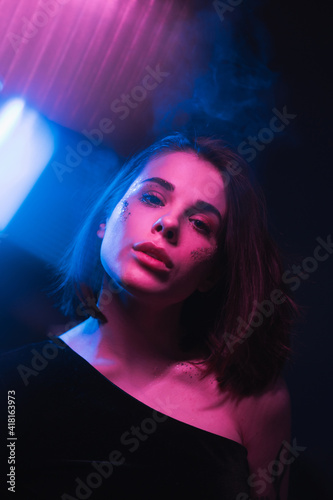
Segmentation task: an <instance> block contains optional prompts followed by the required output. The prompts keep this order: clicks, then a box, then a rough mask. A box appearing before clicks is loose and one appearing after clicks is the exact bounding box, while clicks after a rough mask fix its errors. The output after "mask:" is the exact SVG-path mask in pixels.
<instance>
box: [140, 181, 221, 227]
mask: <svg viewBox="0 0 333 500" xmlns="http://www.w3.org/2000/svg"><path fill="white" fill-rule="evenodd" d="M144 182H156V184H159V185H160V186H162V187H163V188H164V189H166V190H167V191H171V192H172V191H174V190H175V186H174V185H173V184H171V182H168V181H166V180H165V179H162V178H161V177H151V178H150V179H145V180H144V181H142V182H141V184H143V183H144ZM193 209H196V210H200V211H204V212H211V213H213V214H215V215H216V217H217V218H218V219H219V221H220V223H222V217H221V214H220V212H219V211H218V210H217V208H216V207H214V205H211V204H210V203H208V202H207V201H203V200H197V201H196V202H195V203H194V204H193V205H192V206H191V207H190V208H189V209H188V212H191V211H192V210H193Z"/></svg>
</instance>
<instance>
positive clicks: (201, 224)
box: [190, 219, 211, 234]
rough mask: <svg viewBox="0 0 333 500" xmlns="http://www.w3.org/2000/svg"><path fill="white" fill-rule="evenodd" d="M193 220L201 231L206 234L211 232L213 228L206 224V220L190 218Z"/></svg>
mask: <svg viewBox="0 0 333 500" xmlns="http://www.w3.org/2000/svg"><path fill="white" fill-rule="evenodd" d="M190 220H191V222H193V223H194V226H195V227H196V228H197V229H198V230H199V231H202V232H204V233H206V234H210V232H211V229H210V227H209V226H208V224H206V223H205V222H203V221H202V220H200V219H190Z"/></svg>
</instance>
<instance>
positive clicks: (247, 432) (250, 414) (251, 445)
mask: <svg viewBox="0 0 333 500" xmlns="http://www.w3.org/2000/svg"><path fill="white" fill-rule="evenodd" d="M239 410H241V415H240V425H241V429H242V433H243V439H244V445H245V446H246V448H247V450H248V463H249V469H250V476H249V480H248V483H249V485H250V486H251V500H259V499H260V500H287V498H288V475H289V470H288V469H289V464H290V463H291V456H290V451H289V450H290V448H289V447H288V445H291V441H290V440H291V431H290V427H291V422H290V421H291V417H290V396H289V392H288V389H287V386H286V384H285V382H284V381H283V380H282V378H280V379H279V380H278V381H277V382H276V383H275V384H274V386H273V387H270V388H269V389H268V390H267V391H265V392H264V393H262V394H261V395H260V396H252V397H250V398H248V399H247V400H246V401H245V402H244V404H242V403H241V404H240V407H239Z"/></svg>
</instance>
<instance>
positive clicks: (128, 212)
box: [97, 152, 226, 304]
mask: <svg viewBox="0 0 333 500" xmlns="http://www.w3.org/2000/svg"><path fill="white" fill-rule="evenodd" d="M225 211H226V198H225V191H224V185H223V180H222V177H221V174H220V173H219V172H218V170H217V169H216V168H215V167H214V166H213V165H212V164H211V163H209V162H207V161H205V160H202V159H200V158H198V157H197V156H196V155H195V154H194V153H181V152H173V153H169V154H167V155H165V156H161V157H159V158H155V159H153V160H151V161H150V162H149V163H148V164H147V165H146V166H145V167H144V169H143V170H142V172H141V174H140V175H139V176H138V177H137V179H136V180H135V181H134V182H133V184H132V185H131V186H130V188H129V189H128V191H127V192H126V194H125V195H124V196H123V198H122V199H121V200H120V202H119V203H118V204H117V206H116V207H115V209H114V211H113V212H112V214H111V216H110V218H109V219H108V221H107V223H106V226H105V224H101V226H100V229H99V231H98V233H97V234H98V236H99V237H101V238H103V241H102V245H101V262H102V264H103V267H104V269H105V271H106V273H107V274H108V275H109V276H111V277H112V278H113V279H115V280H116V281H117V282H118V283H120V284H121V285H122V287H123V288H125V290H127V291H128V292H130V293H131V294H133V295H136V296H138V298H139V297H141V298H144V297H146V298H147V297H148V298H149V300H153V301H156V300H158V301H162V302H163V303H165V304H167V303H168V304H172V303H177V302H181V301H183V300H184V299H186V298H187V297H189V296H190V295H191V294H192V293H193V292H194V291H195V290H197V289H199V290H201V291H206V290H208V289H209V288H210V287H211V286H212V285H213V284H214V278H215V279H216V276H217V273H216V272H215V273H214V263H215V262H214V261H215V260H216V254H217V250H218V247H217V244H218V237H219V231H220V229H221V225H222V220H223V217H224V214H225Z"/></svg>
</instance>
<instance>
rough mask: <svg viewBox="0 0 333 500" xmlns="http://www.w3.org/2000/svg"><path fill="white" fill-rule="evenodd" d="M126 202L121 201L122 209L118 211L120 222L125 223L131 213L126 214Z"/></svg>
mask: <svg viewBox="0 0 333 500" xmlns="http://www.w3.org/2000/svg"><path fill="white" fill-rule="evenodd" d="M128 206H129V204H128V201H127V200H125V201H123V206H122V209H121V210H120V218H121V220H122V221H124V222H125V221H126V220H127V219H128V216H129V215H131V212H128Z"/></svg>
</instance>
